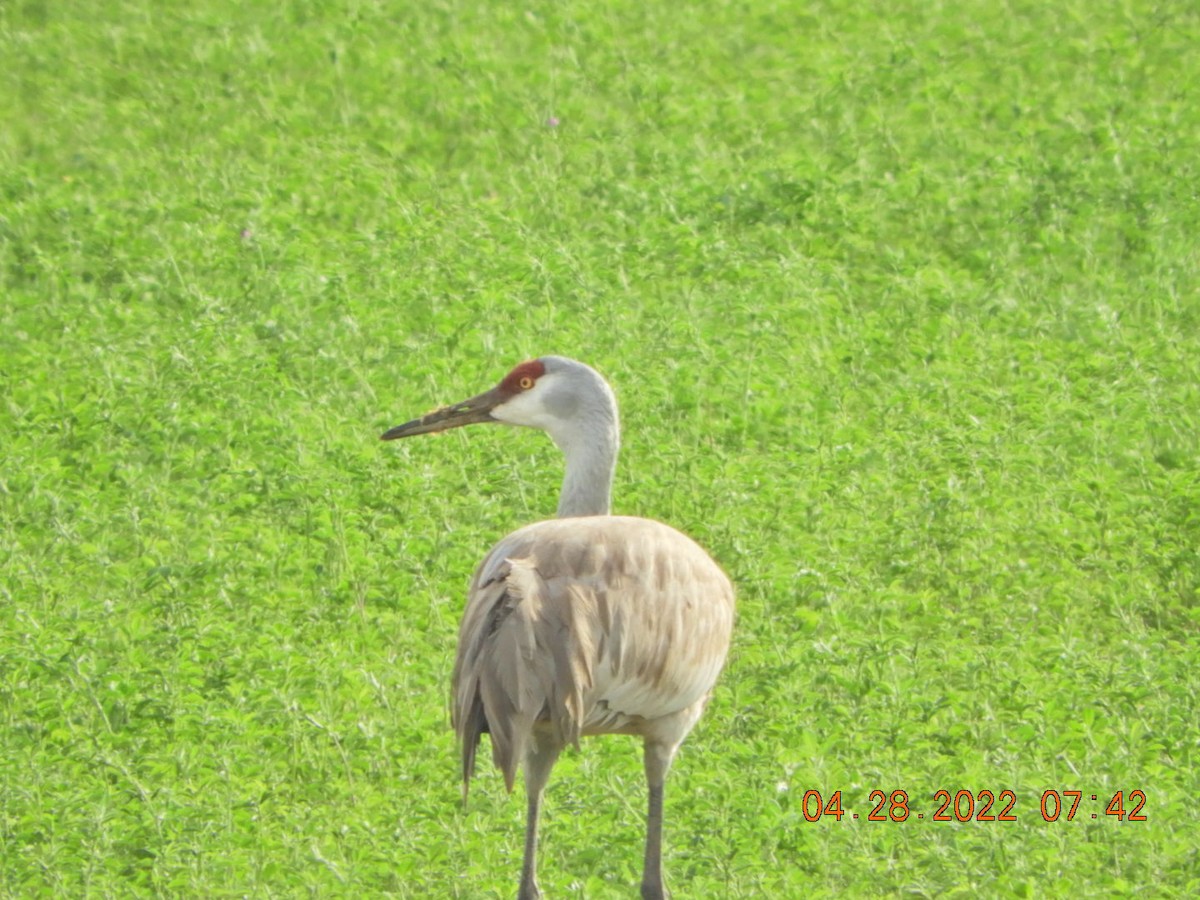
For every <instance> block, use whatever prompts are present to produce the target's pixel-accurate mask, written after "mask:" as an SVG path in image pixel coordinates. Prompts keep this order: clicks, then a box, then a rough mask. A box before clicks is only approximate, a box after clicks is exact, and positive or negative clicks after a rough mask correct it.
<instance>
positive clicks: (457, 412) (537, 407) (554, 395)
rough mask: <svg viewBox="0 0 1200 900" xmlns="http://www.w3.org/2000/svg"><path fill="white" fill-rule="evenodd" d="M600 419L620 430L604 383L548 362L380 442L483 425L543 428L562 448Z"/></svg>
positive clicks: (581, 369)
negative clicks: (589, 421) (583, 423)
mask: <svg viewBox="0 0 1200 900" xmlns="http://www.w3.org/2000/svg"><path fill="white" fill-rule="evenodd" d="M597 413H599V414H600V415H602V416H603V417H604V418H605V419H606V420H607V421H608V422H610V423H611V424H612V425H614V426H615V424H616V415H617V413H616V400H615V399H614V398H613V395H612V390H611V389H610V388H609V386H608V384H607V383H606V382H605V381H604V379H603V378H601V377H600V375H599V374H598V373H597V372H596V371H595V370H594V369H592V368H591V367H589V366H586V365H584V364H583V363H581V362H576V361H575V360H573V359H565V358H563V357H561V356H543V357H540V358H538V359H531V360H527V361H526V362H523V363H521V364H520V365H518V366H516V367H514V368H513V370H512V371H511V372H509V373H508V374H507V375H505V376H504V378H503V379H502V380H501V381H500V383H499V384H498V385H496V386H495V387H494V388H492V389H491V390H488V391H484V392H483V393H482V394H477V395H475V396H474V397H471V398H470V399H468V400H463V401H462V402H461V403H455V404H453V405H452V406H443V407H442V408H441V409H436V410H434V411H433V412H431V413H427V414H426V415H424V416H421V418H419V419H413V420H412V421H411V422H405V423H404V424H403V425H397V426H396V427H395V428H390V429H388V430H387V431H385V432H384V433H383V434H382V435H381V436H380V437H381V438H382V440H385V441H391V440H395V439H397V438H403V437H412V436H413V435H417V434H431V433H433V432H436V431H447V430H448V429H451V428H459V427H461V426H463V425H473V424H476V423H479V422H504V423H507V424H509V425H525V426H528V427H530V428H540V429H542V430H543V431H546V432H549V434H550V436H551V437H552V438H553V439H554V441H555V442H556V443H558V444H559V446H563V443H562V442H563V440H568V441H569V439H570V438H571V437H573V436H574V434H573V433H574V432H576V431H578V429H579V427H580V422H581V420H584V419H590V418H592V417H593V416H594V415H595V414H597Z"/></svg>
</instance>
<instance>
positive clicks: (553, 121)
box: [546, 116, 558, 128]
mask: <svg viewBox="0 0 1200 900" xmlns="http://www.w3.org/2000/svg"><path fill="white" fill-rule="evenodd" d="M546 127H547V128H557V127H558V116H551V117H550V118H548V119H547V120H546Z"/></svg>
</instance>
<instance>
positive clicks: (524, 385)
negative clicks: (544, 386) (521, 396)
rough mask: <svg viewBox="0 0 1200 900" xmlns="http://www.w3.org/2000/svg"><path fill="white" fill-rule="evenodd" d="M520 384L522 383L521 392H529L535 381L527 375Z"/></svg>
mask: <svg viewBox="0 0 1200 900" xmlns="http://www.w3.org/2000/svg"><path fill="white" fill-rule="evenodd" d="M520 383H521V390H523V391H527V390H529V389H530V388H531V387H533V379H532V378H530V377H529V376H528V375H526V376H525V377H524V378H522V379H521V382H520Z"/></svg>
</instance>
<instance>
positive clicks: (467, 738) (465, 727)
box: [459, 691, 488, 806]
mask: <svg viewBox="0 0 1200 900" xmlns="http://www.w3.org/2000/svg"><path fill="white" fill-rule="evenodd" d="M487 730H488V722H487V716H486V715H484V712H483V700H482V699H480V696H479V692H478V691H476V692H475V697H474V700H473V701H472V703H471V710H470V712H469V713H467V716H466V718H465V720H464V721H463V722H462V723H460V726H459V734H460V735H461V736H462V780H463V786H462V802H463V806H466V805H467V796H468V794H469V793H470V790H471V778H472V777H473V776H474V775H475V752H476V751H477V750H478V749H479V738H480V736H481V735H483V734H484V733H485V732H487Z"/></svg>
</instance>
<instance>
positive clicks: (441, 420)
mask: <svg viewBox="0 0 1200 900" xmlns="http://www.w3.org/2000/svg"><path fill="white" fill-rule="evenodd" d="M508 398H509V394H508V393H507V392H505V391H503V390H501V388H499V387H494V388H492V389H491V390H490V391H484V392H483V393H482V394H478V395H477V396H474V397H472V398H471V399H470V400H464V401H463V402H462V403H455V404H454V405H453V406H443V407H442V408H441V409H435V410H434V411H433V412H431V413H426V414H425V415H423V416H421V418H419V419H413V420H412V421H411V422H405V423H404V424H403V425H397V426H396V427H395V428H389V429H388V430H387V431H385V432H384V433H383V434H381V435H380V436H379V439H380V440H382V441H394V440H396V438H404V437H412V436H413V435H415V434H432V433H433V432H435V431H447V430H449V429H451V428H461V427H462V426H463V425H474V424H475V423H476V422H495V421H496V420H495V419H493V418H492V410H493V409H495V408H496V407H497V406H499V405H500V404H501V403H503V402H504V401H505V400H507V399H508Z"/></svg>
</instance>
